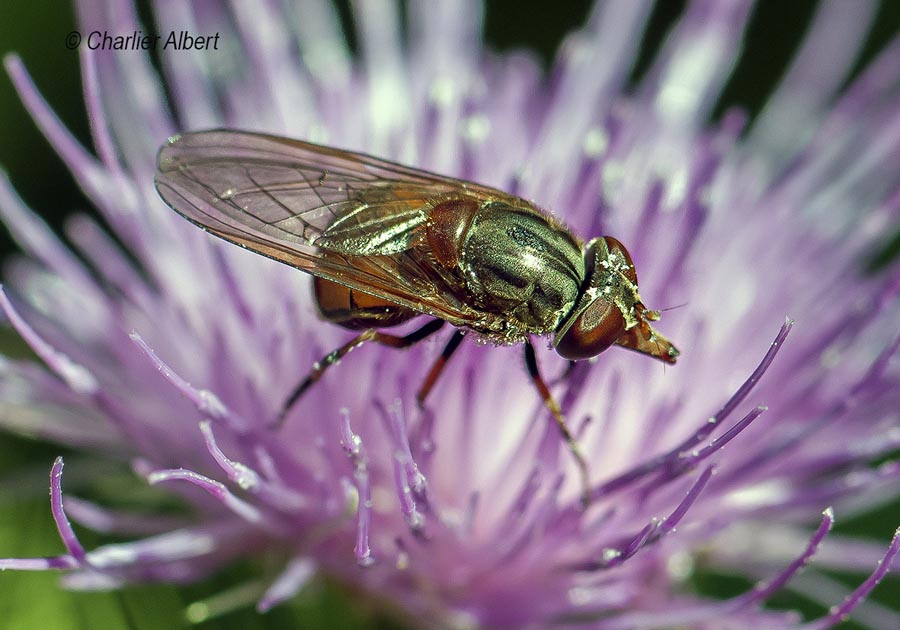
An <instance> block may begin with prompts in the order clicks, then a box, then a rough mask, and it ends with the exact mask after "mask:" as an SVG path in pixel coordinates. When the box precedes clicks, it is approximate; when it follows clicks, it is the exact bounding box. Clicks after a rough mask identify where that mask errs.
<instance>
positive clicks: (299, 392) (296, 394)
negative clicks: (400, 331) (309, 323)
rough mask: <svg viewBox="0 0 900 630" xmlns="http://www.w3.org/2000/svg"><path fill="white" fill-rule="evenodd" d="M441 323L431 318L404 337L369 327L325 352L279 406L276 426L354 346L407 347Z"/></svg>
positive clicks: (280, 423)
mask: <svg viewBox="0 0 900 630" xmlns="http://www.w3.org/2000/svg"><path fill="white" fill-rule="evenodd" d="M443 325H444V321H443V320H441V319H433V320H431V321H430V322H428V323H427V324H425V325H424V326H422V327H421V328H419V329H418V330H414V331H413V332H411V333H409V334H408V335H406V336H405V337H398V336H396V335H388V334H386V333H382V332H378V331H377V330H375V329H374V328H369V329H368V330H365V331H363V332H362V333H360V334H359V335H357V336H356V337H354V338H353V339H351V340H350V341H348V342H347V343H345V344H344V345H343V346H341V347H340V348H338V349H337V350H334V351H332V352H329V353H328V354H326V355H325V356H324V357H322V360H321V361H317V362H316V363H314V364H313V369H312V371H311V372H310V373H309V374H308V375H307V376H306V378H304V379H303V380H302V381H300V383H299V384H298V385H297V387H295V388H294V390H293V391H292V392H291V395H290V396H288V398H287V400H286V401H285V403H284V405H283V406H282V407H281V411H280V412H279V414H278V420H277V422H276V426H281V425H282V424H284V420H285V418H286V417H287V414H288V412H289V411H290V410H291V408H292V407H293V406H294V405H295V404H296V403H297V401H298V400H300V397H301V396H303V394H304V393H306V390H308V389H309V388H310V387H311V386H312V385H313V384H314V383H315V382H316V381H318V380H319V379H320V378H322V374H324V373H325V370H327V369H328V368H329V367H331V366H332V365H334V364H335V363H337V362H338V361H340V360H341V359H342V358H343V357H344V356H345V355H346V354H347V353H348V352H350V351H351V350H353V349H354V348H356V347H358V346H361V345H362V344H364V343H366V342H367V341H374V342H375V343H378V344H381V345H383V346H388V347H391V348H408V347H409V346H411V345H413V344H415V343H418V342H420V341H422V340H423V339H425V338H427V337H428V336H430V335H432V334H434V333H435V332H437V331H438V330H439V329H440V328H441V326H443Z"/></svg>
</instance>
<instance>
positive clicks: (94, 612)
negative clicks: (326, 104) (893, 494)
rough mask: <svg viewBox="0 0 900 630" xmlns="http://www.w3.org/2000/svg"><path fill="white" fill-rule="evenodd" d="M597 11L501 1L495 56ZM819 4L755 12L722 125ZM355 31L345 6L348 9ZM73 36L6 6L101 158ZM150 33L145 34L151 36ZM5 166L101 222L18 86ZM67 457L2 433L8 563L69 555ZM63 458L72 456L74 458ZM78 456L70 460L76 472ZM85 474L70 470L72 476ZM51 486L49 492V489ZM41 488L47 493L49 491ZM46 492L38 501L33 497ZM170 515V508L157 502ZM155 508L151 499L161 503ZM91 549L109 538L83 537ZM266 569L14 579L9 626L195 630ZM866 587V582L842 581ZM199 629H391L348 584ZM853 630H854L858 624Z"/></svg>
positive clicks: (32, 6) (762, 90) (61, 110)
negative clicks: (98, 588) (195, 577)
mask: <svg viewBox="0 0 900 630" xmlns="http://www.w3.org/2000/svg"><path fill="white" fill-rule="evenodd" d="M845 1H847V2H853V1H856V0H845ZM590 5H591V3H590V2H588V1H586V0H572V1H569V2H546V1H540V2H522V1H521V0H518V1H516V0H492V1H489V2H488V3H487V14H486V37H487V40H488V42H489V44H490V45H491V46H493V47H494V48H497V49H501V50H504V49H510V48H516V47H522V46H527V47H530V48H533V49H535V50H537V51H538V52H539V53H540V54H541V55H542V56H543V58H544V60H545V61H546V62H548V63H549V60H550V59H551V58H552V56H553V52H554V50H555V48H556V46H557V45H558V43H559V41H560V40H561V38H562V37H563V35H564V34H565V33H566V32H568V31H569V30H571V29H573V28H575V27H577V26H578V25H579V24H580V23H581V22H582V21H583V19H584V16H585V15H586V13H587V11H588V9H589V7H590ZM816 5H817V2H815V1H813V0H793V1H791V2H782V1H780V0H767V1H764V2H761V3H760V4H758V5H757V7H756V9H755V11H754V14H753V19H752V22H751V24H750V28H749V31H748V33H747V39H746V45H745V54H744V56H743V58H742V61H741V63H740V64H739V66H738V67H737V69H736V70H735V72H734V75H733V77H732V79H731V81H730V82H729V84H728V85H727V87H726V89H725V91H724V94H723V96H722V99H721V102H720V103H719V105H718V108H717V110H718V112H719V113H721V111H723V110H724V109H725V108H726V107H729V106H732V105H740V106H742V107H744V108H746V109H747V110H749V111H750V112H751V114H755V113H757V112H758V111H759V109H760V107H761V105H762V104H763V103H764V101H765V98H766V95H767V94H768V93H769V91H770V90H771V89H772V87H773V86H774V85H775V83H776V81H777V80H778V78H779V77H780V75H781V73H782V72H783V70H784V68H785V65H786V64H787V63H788V61H789V60H790V58H791V56H792V53H793V52H794V50H795V49H796V46H797V44H798V43H799V42H800V40H801V36H802V33H803V32H804V30H805V28H806V26H807V24H808V23H809V20H810V18H811V16H812V15H813V12H814V10H815V7H816ZM339 7H340V9H341V12H342V15H343V16H344V17H345V18H347V16H348V15H349V10H348V8H347V5H346V2H342V3H340V4H339ZM683 7H684V3H683V2H679V1H674V0H670V1H666V0H663V2H661V3H660V4H659V6H658V7H657V8H656V10H655V11H654V14H653V17H652V19H651V22H650V25H649V28H648V30H647V33H646V35H645V38H644V42H643V48H642V53H641V57H640V60H639V63H638V64H637V67H636V68H635V71H634V73H633V77H632V79H637V78H638V77H640V75H641V73H642V72H643V71H645V70H646V69H647V67H648V64H649V62H650V60H651V59H652V57H653V54H654V52H655V50H656V48H657V46H658V45H659V43H660V42H661V41H662V36H663V34H664V33H665V32H666V31H667V30H668V28H669V27H670V26H671V25H672V23H673V20H675V19H677V17H678V16H679V15H680V13H681V11H682V10H683ZM140 11H141V14H142V16H143V17H144V21H145V23H146V24H149V23H151V22H152V21H151V20H150V12H149V9H148V5H147V3H141V4H140ZM74 29H75V22H74V14H73V10H72V8H71V7H68V6H67V5H65V4H64V3H61V2H57V1H55V0H54V1H49V0H44V1H35V2H7V3H4V6H3V9H2V14H0V52H2V53H4V54H5V53H6V52H10V51H16V52H18V53H19V54H20V55H21V56H22V57H23V59H24V61H25V64H26V66H27V67H28V70H29V72H30V73H31V74H32V76H33V77H34V79H35V81H36V83H37V85H38V87H39V89H40V90H41V92H42V93H43V95H44V97H45V98H46V99H47V100H48V101H49V103H50V104H51V106H52V107H53V108H54V110H55V111H56V112H57V113H58V114H59V116H60V117H61V118H62V120H63V122H64V123H65V124H66V125H67V126H68V127H69V128H70V129H71V130H72V132H73V133H74V134H75V136H76V137H77V138H78V139H79V140H80V141H81V142H82V143H84V144H86V145H88V146H90V140H89V133H88V126H87V119H86V116H85V112H84V106H83V102H82V91H81V84H80V77H79V69H78V60H77V54H76V53H75V52H74V51H69V50H67V49H66V48H65V46H64V40H65V36H66V34H67V33H69V32H70V31H72V30H74ZM146 30H147V29H146V28H145V31H146ZM898 31H900V2H895V1H891V0H888V1H886V2H884V3H883V4H882V7H881V11H880V13H879V15H878V18H877V23H876V26H875V28H874V29H873V31H872V33H871V35H870V37H869V41H868V44H867V46H866V49H865V52H864V55H863V59H861V60H860V63H859V64H858V66H857V69H859V68H860V67H862V66H863V65H864V64H865V62H866V61H867V60H868V59H870V58H871V57H872V55H873V54H874V53H875V52H876V51H877V50H879V49H880V48H881V47H882V46H883V45H884V44H885V42H887V41H888V40H889V39H890V38H891V37H892V36H894V35H896V34H897V32H898ZM0 167H2V168H3V169H4V170H6V171H7V172H8V173H9V176H10V177H11V179H12V181H13V182H14V184H15V187H16V189H17V190H18V191H19V193H20V194H21V195H22V197H23V198H24V199H25V201H26V202H27V203H28V204H29V205H30V206H31V207H32V208H36V209H37V210H38V211H39V213H40V214H41V215H42V216H43V217H44V218H45V219H46V220H48V221H49V222H50V223H51V224H52V225H54V226H56V227H58V226H59V225H60V224H61V221H62V219H63V218H64V217H65V216H66V215H68V214H69V213H72V212H84V211H87V212H91V209H90V204H89V203H88V202H87V200H86V199H85V198H84V197H83V196H82V195H81V193H80V192H79V191H78V189H77V187H76V185H75V182H74V181H73V180H72V178H71V176H70V175H69V174H68V172H67V171H66V170H65V168H64V166H63V165H62V163H61V162H60V160H59V158H57V157H56V155H55V154H54V153H53V151H52V150H51V149H50V147H49V145H48V144H47V142H46V141H45V140H44V139H43V137H42V136H41V135H40V134H39V132H38V131H37V129H36V127H35V126H34V124H33V123H32V122H31V120H30V118H29V117H28V115H27V114H26V112H25V111H24V109H23V108H22V106H21V104H20V103H19V101H18V98H17V96H16V95H15V93H14V91H13V90H12V87H11V84H10V82H9V80H8V78H7V77H6V76H5V75H4V76H2V77H0ZM11 248H12V242H11V240H10V239H9V236H8V235H7V234H6V232H5V231H3V230H0V254H5V253H7V252H8V251H10V250H11ZM0 350H2V351H3V352H5V353H10V354H21V353H22V352H23V349H22V347H21V344H20V343H18V341H17V340H16V339H15V337H14V336H13V335H10V334H9V333H8V332H4V331H0ZM58 454H60V449H59V448H58V447H48V446H46V445H41V444H35V443H33V442H30V441H27V440H23V439H20V438H15V437H10V436H6V435H3V434H0V475H2V476H0V557H3V556H36V555H53V554H57V553H60V552H61V550H62V547H61V544H60V542H59V538H58V535H57V533H56V531H55V528H54V526H53V522H52V519H51V517H50V510H49V502H48V501H47V496H46V479H47V473H48V471H49V468H50V464H51V463H52V461H53V458H54V457H55V456H56V455H58ZM63 454H65V453H63ZM79 457H84V456H83V455H79V454H77V453H71V454H69V455H68V459H67V461H69V462H70V463H74V462H75V461H77V459H78V458H79ZM74 468H75V466H70V467H69V469H70V470H73V469H74ZM41 479H42V480H43V481H42V482H41V481H38V480H41ZM66 482H67V484H70V485H68V486H67V487H71V486H75V487H77V479H71V480H70V479H69V478H66ZM106 483H107V487H103V488H92V489H91V490H90V492H92V493H93V495H94V496H95V497H97V498H98V500H101V501H102V499H103V496H104V495H105V494H107V493H108V494H109V495H110V496H113V495H117V494H119V493H120V492H121V491H122V490H123V488H127V489H128V491H132V490H133V491H135V492H146V491H145V490H142V489H141V488H138V487H136V486H135V485H134V484H135V481H134V480H133V479H131V478H130V477H129V476H128V475H125V474H122V473H121V472H119V473H115V472H111V473H110V475H109V480H108V482H106ZM41 484H43V485H41ZM35 486H36V487H40V488H41V491H40V492H38V493H37V494H36V495H35V494H29V493H27V492H22V491H21V489H22V488H28V487H35ZM156 498H157V499H158V500H160V501H161V502H164V499H163V498H161V497H156ZM153 499H154V497H151V500H153ZM838 517H839V518H838V524H837V527H836V531H839V532H843V533H853V534H855V535H860V536H866V537H870V538H872V539H873V540H877V541H879V542H882V543H883V544H884V545H887V542H888V540H889V539H890V536H891V534H892V532H893V530H894V528H895V527H896V526H897V525H900V503H895V504H892V505H889V506H886V507H884V508H882V509H881V510H879V511H878V512H876V513H874V514H870V515H869V516H867V517H866V518H862V519H856V520H854V521H852V522H845V521H842V520H841V519H840V514H838ZM78 532H79V534H80V535H81V536H82V541H83V543H84V544H85V546H86V547H88V548H91V547H92V546H94V545H95V544H97V543H99V542H101V539H100V538H98V537H96V536H94V535H92V534H91V532H86V531H83V530H81V529H78ZM259 574H260V567H258V566H250V565H242V566H235V567H231V568H229V569H228V570H226V571H225V572H223V573H222V574H220V575H217V576H215V577H214V578H213V579H211V580H209V581H207V582H205V583H203V584H200V585H195V586H191V587H186V588H175V587H169V586H147V587H131V588H128V589H125V590H124V591H121V592H116V593H75V594H73V593H69V592H66V591H63V590H61V589H59V588H58V586H57V579H58V575H57V574H53V573H13V572H8V573H5V574H3V575H0V620H2V621H0V626H2V627H3V628H10V629H29V630H30V629H33V628H52V629H57V628H59V629H68V628H72V629H85V628H139V629H151V628H177V627H181V626H186V625H188V623H187V621H186V620H185V617H184V611H185V609H186V608H187V606H188V605H189V604H190V603H192V602H195V601H198V600H201V599H205V598H210V597H215V596H216V595H217V594H219V593H222V592H223V591H229V590H230V589H241V588H245V589H248V590H252V589H253V588H256V585H254V584H252V583H250V582H251V581H252V580H253V578H254V577H257V576H259ZM835 577H836V578H837V579H841V580H843V581H845V582H846V583H847V584H849V585H851V586H852V587H855V586H856V585H857V584H858V583H859V581H860V580H861V579H862V576H858V575H849V576H848V575H835ZM694 586H695V587H696V588H697V589H698V590H699V591H700V592H702V593H705V594H708V595H713V596H718V597H725V596H729V595H734V594H737V593H739V592H742V591H744V590H746V589H747V588H748V587H749V586H751V584H750V582H747V581H745V580H742V579H738V578H730V577H725V576H718V575H712V574H708V573H701V574H699V575H698V576H697V577H696V579H695V580H694ZM873 599H874V600H877V601H879V602H881V603H883V604H886V605H892V606H893V607H895V608H896V609H898V610H900V603H898V602H900V580H896V579H891V578H889V579H888V580H887V581H886V582H885V583H883V584H882V585H881V586H880V587H879V589H878V590H877V591H876V593H875V596H874V597H873ZM770 606H771V607H773V608H782V609H783V608H799V609H801V610H803V611H804V613H806V614H808V615H812V616H817V615H821V614H823V613H824V610H823V609H822V608H821V607H818V606H816V605H814V604H811V603H809V602H806V601H804V600H802V599H798V598H795V597H791V596H789V595H786V594H784V593H782V594H779V595H777V596H776V597H775V598H774V599H773V600H771V602H770ZM198 627H201V628H210V629H212V628H223V629H224V628H248V629H252V628H304V629H306V630H317V629H319V628H322V629H325V628H355V627H368V628H391V627H396V624H394V623H392V622H391V621H390V620H388V619H384V618H381V617H379V616H378V615H377V614H376V613H374V612H373V609H372V604H371V603H370V602H367V601H366V600H365V599H364V598H362V597H360V596H358V595H354V594H349V595H348V591H347V589H346V588H342V587H341V586H339V585H335V584H331V583H325V582H322V581H319V582H316V583H315V584H313V585H312V586H311V587H310V588H308V589H307V590H306V591H304V592H303V593H302V594H301V595H300V596H298V597H297V598H295V599H294V600H292V601H291V602H290V603H288V604H287V605H285V606H282V607H279V608H277V609H275V610H274V611H272V612H270V613H268V614H267V615H264V616H260V615H257V614H256V613H255V612H253V610H252V609H249V608H245V609H242V610H238V611H235V612H231V613H228V614H224V615H221V616H218V617H216V618H214V619H213V620H211V621H208V622H205V623H202V624H200V625H199V626H198ZM842 627H844V628H855V627H857V626H856V625H855V624H852V623H848V624H845V625H844V626H842Z"/></svg>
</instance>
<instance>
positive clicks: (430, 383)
mask: <svg viewBox="0 0 900 630" xmlns="http://www.w3.org/2000/svg"><path fill="white" fill-rule="evenodd" d="M462 340H463V334H462V332H460V331H459V330H457V331H456V332H455V333H453V336H452V337H450V341H448V342H447V345H446V346H444V349H443V350H442V351H441V356H439V357H438V359H437V361H435V362H434V365H432V366H431V370H429V371H428V376H426V377H425V381H424V382H423V383H422V387H420V388H419V391H418V392H417V393H416V402H417V403H419V407H424V406H425V398H426V397H427V396H428V394H429V392H431V388H432V387H434V384H435V383H436V382H437V380H438V377H439V376H440V375H441V372H443V371H444V366H445V365H447V361H449V360H450V357H452V356H453V353H454V352H456V349H457V348H459V344H460V343H462Z"/></svg>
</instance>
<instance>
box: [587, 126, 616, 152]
mask: <svg viewBox="0 0 900 630" xmlns="http://www.w3.org/2000/svg"><path fill="white" fill-rule="evenodd" d="M607 148H609V134H607V133H606V129H603V128H602V127H594V128H592V129H590V130H589V131H588V132H587V134H585V136H584V142H583V143H582V145H581V149H582V151H584V154H585V155H586V156H588V157H600V156H601V155H603V154H604V153H606V149H607Z"/></svg>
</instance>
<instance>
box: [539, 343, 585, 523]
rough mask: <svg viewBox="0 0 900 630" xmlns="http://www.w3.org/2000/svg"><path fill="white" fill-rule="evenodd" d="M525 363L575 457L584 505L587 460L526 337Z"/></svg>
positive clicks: (583, 503)
mask: <svg viewBox="0 0 900 630" xmlns="http://www.w3.org/2000/svg"><path fill="white" fill-rule="evenodd" d="M525 365H526V366H527V367H528V374H529V376H531V380H532V381H533V382H534V385H535V387H537V390H538V393H539V394H540V395H541V398H542V399H543V400H544V405H545V406H546V407H547V409H549V410H550V413H551V414H552V415H553V419H554V420H555V421H556V426H558V427H559V431H560V433H562V436H563V439H564V440H565V441H566V444H568V445H569V451H571V453H572V457H574V458H575V463H576V464H578V472H579V475H580V477H581V503H582V505H584V506H585V507H586V506H587V505H588V504H589V503H590V501H591V497H590V482H589V481H588V466H587V461H586V460H585V459H584V455H582V454H581V449H579V448H578V443H577V442H576V441H575V438H574V437H573V436H572V433H571V431H569V427H568V426H566V419H565V418H563V415H562V411H561V410H560V408H559V405H558V404H557V403H556V400H555V399H554V398H553V394H551V393H550V388H548V387H547V384H546V383H545V382H544V379H543V378H542V377H541V373H540V371H539V370H538V364H537V357H536V356H535V354H534V346H533V345H531V341H530V340H527V339H526V340H525Z"/></svg>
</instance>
